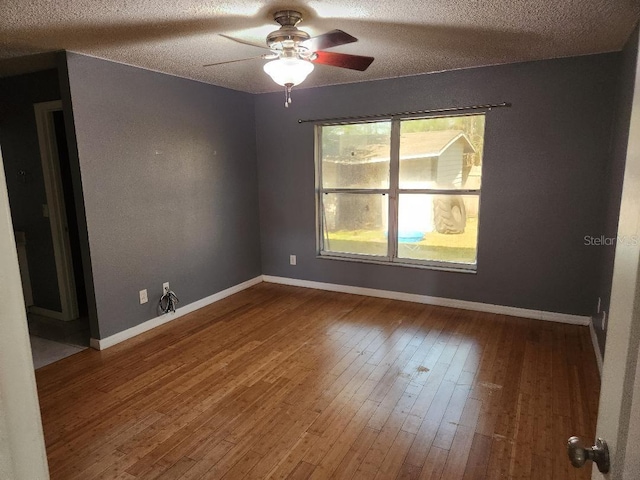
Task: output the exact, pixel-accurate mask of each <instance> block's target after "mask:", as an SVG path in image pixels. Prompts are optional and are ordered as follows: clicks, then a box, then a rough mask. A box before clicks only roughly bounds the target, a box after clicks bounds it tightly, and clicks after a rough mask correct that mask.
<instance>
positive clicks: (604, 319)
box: [602, 310, 607, 330]
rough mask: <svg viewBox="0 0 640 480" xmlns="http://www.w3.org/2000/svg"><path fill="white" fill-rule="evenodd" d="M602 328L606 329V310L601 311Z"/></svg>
mask: <svg viewBox="0 0 640 480" xmlns="http://www.w3.org/2000/svg"><path fill="white" fill-rule="evenodd" d="M602 329H603V330H606V329H607V312H605V311H604V310H603V311H602Z"/></svg>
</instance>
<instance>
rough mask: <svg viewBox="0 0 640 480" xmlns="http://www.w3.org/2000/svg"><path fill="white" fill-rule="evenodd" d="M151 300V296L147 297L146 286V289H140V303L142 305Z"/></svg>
mask: <svg viewBox="0 0 640 480" xmlns="http://www.w3.org/2000/svg"><path fill="white" fill-rule="evenodd" d="M148 301H149V298H148V297H147V289H146V288H145V289H144V290H140V305H142V304H143V303H147V302H148Z"/></svg>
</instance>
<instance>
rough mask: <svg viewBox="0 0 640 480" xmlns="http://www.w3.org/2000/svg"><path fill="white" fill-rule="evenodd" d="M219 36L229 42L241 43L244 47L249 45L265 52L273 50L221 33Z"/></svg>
mask: <svg viewBox="0 0 640 480" xmlns="http://www.w3.org/2000/svg"><path fill="white" fill-rule="evenodd" d="M218 35H220V36H221V37H224V38H226V39H227V40H231V41H232V42H236V43H241V44H243V45H249V46H251V47H256V48H262V49H263V50H271V49H270V48H269V47H267V46H266V45H258V44H257V43H251V42H247V41H246V40H242V39H240V38H235V37H230V36H229V35H225V34H223V33H219V34H218Z"/></svg>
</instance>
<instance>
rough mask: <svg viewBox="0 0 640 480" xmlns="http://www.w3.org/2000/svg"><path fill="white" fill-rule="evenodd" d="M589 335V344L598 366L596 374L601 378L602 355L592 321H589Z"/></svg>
mask: <svg viewBox="0 0 640 480" xmlns="http://www.w3.org/2000/svg"><path fill="white" fill-rule="evenodd" d="M589 333H590V334H591V343H592V344H593V351H594V353H595V354H596V363H597V364H598V372H600V376H601V377H602V353H601V351H600V342H599V341H598V336H597V335H596V329H595V327H594V326H593V319H591V320H590V321H589Z"/></svg>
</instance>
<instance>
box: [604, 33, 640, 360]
mask: <svg viewBox="0 0 640 480" xmlns="http://www.w3.org/2000/svg"><path fill="white" fill-rule="evenodd" d="M638 30H639V27H638V26H636V29H635V30H634V32H633V33H632V35H631V37H630V38H629V40H628V41H627V44H626V45H625V48H624V49H623V50H622V52H621V53H620V54H619V55H620V73H619V76H618V79H617V81H618V83H617V88H616V100H615V110H614V119H613V136H612V142H611V152H610V155H609V158H610V161H609V163H608V165H607V167H608V168H607V181H608V189H607V190H608V195H607V197H606V199H605V205H606V214H605V221H604V225H603V230H602V235H604V236H605V237H606V238H615V237H616V235H617V230H618V215H619V213H620V199H621V195H622V181H623V179H624V167H625V162H626V158H627V141H628V139H629V122H630V120H631V107H632V102H633V92H634V85H635V76H636V62H637V58H638ZM599 248H601V250H602V256H603V259H602V272H601V274H600V285H599V289H598V296H600V297H601V299H602V304H601V305H602V306H601V309H602V310H603V311H605V312H607V313H608V312H609V301H610V298H611V282H612V279H613V261H614V257H615V251H616V244H615V243H614V244H612V245H609V246H602V247H599ZM619 248H624V243H623V244H621V245H620V246H619ZM602 320H603V316H602V313H600V314H597V315H595V316H594V326H595V327H596V334H597V335H598V343H599V345H600V350H601V351H602V353H603V354H604V345H605V340H606V337H607V332H606V330H605V329H603V328H602V326H603V322H602ZM605 327H606V325H605Z"/></svg>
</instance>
